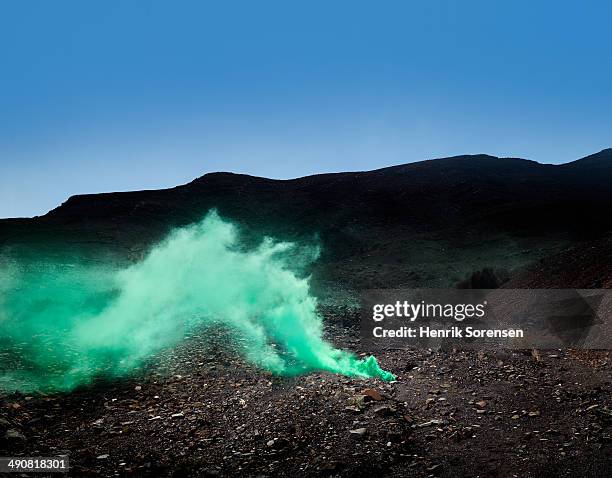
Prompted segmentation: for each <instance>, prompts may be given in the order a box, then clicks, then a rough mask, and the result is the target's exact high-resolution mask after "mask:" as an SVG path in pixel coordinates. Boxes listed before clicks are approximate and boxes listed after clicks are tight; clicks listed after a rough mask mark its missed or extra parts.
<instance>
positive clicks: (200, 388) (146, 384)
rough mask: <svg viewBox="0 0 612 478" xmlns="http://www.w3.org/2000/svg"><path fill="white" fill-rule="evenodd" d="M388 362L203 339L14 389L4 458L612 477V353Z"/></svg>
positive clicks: (288, 472) (264, 469)
mask: <svg viewBox="0 0 612 478" xmlns="http://www.w3.org/2000/svg"><path fill="white" fill-rule="evenodd" d="M330 337H331V338H332V339H333V340H334V341H335V342H336V343H338V345H341V346H344V347H347V348H350V349H352V350H354V351H355V352H356V353H363V352H364V351H362V350H360V342H359V339H357V338H356V334H352V333H350V331H349V332H346V331H339V330H337V331H330ZM379 358H380V361H381V363H382V365H383V366H384V367H385V368H387V369H389V370H391V371H393V372H394V373H396V374H397V375H398V380H397V382H394V383H383V382H380V381H378V380H352V379H348V378H345V377H341V376H335V375H331V374H327V373H315V374H310V375H306V376H300V377H294V378H280V377H273V376H271V375H270V374H267V373H265V372H261V371H257V370H254V369H252V368H250V367H249V366H247V365H246V364H244V363H242V362H241V361H240V360H239V359H237V358H235V357H231V356H226V355H225V353H224V352H221V350H220V349H214V348H213V349H211V347H210V346H205V345H203V341H202V340H201V338H199V337H192V338H191V339H190V340H188V341H187V342H186V343H185V344H184V345H183V346H182V347H181V348H179V349H178V350H176V351H174V352H171V353H168V354H166V356H164V357H163V359H162V360H161V365H158V366H155V367H152V368H151V369H150V370H149V371H147V372H146V373H145V374H144V375H142V376H140V377H133V378H129V379H124V380H121V381H119V382H113V383H108V382H107V383H99V384H96V385H94V386H92V387H89V388H86V389H82V390H78V391H75V392H72V393H69V394H57V395H34V396H24V395H19V394H11V395H5V396H0V436H1V437H3V440H2V441H1V442H0V455H2V456H16V455H30V456H52V455H59V454H68V455H69V456H70V462H71V475H73V476H90V475H96V476H98V475H100V476H143V475H144V476H278V475H280V476H313V475H317V476H318V475H329V476H416V477H419V476H447V477H456V476H504V477H505V476H520V477H531V476H534V477H535V476H537V477H538V478H541V477H545V476H555V477H558V476H574V477H575V476H592V477H604V476H612V394H611V393H610V392H611V390H612V373H611V371H612V356H611V354H610V352H559V351H518V352H510V351H491V352H466V351H429V350H403V351H387V352H384V353H382V354H381V355H380V357H379ZM39 476H40V475H39Z"/></svg>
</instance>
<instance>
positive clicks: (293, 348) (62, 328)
mask: <svg viewBox="0 0 612 478" xmlns="http://www.w3.org/2000/svg"><path fill="white" fill-rule="evenodd" d="M308 254H310V255H311V259H312V251H310V252H309V251H305V250H303V249H302V250H298V249H297V248H296V247H295V246H294V245H293V244H290V243H280V242H274V241H273V240H271V239H264V240H263V242H262V243H261V244H260V245H259V246H257V247H256V248H253V249H250V250H245V249H243V248H241V247H240V244H239V240H238V234H237V230H236V228H235V227H234V226H233V225H232V224H230V223H228V222H226V221H223V220H222V219H221V218H219V216H218V215H217V214H216V213H215V212H212V213H209V214H208V215H207V216H206V218H204V220H203V221H201V222H200V223H197V224H195V225H192V226H189V227H185V228H181V229H177V230H175V231H174V232H173V233H171V234H170V235H169V236H168V237H167V238H166V239H165V240H164V241H163V242H162V243H160V244H158V245H157V246H156V247H154V248H153V249H152V250H151V251H150V252H149V254H148V255H147V256H146V257H145V258H144V259H143V260H142V261H141V262H138V263H136V264H133V265H131V266H128V267H124V268H111V267H109V266H106V267H100V266H95V265H91V264H83V263H82V262H79V263H76V264H74V263H66V261H49V260H45V261H42V260H40V259H38V260H36V258H35V259H34V260H29V261H28V260H21V261H20V260H17V261H7V263H6V264H3V265H2V269H1V270H2V272H1V273H0V388H1V389H5V390H22V391H28V390H70V389H72V388H74V387H76V386H78V385H82V384H87V383H90V382H91V381H92V379H94V378H95V377H97V376H99V375H101V374H103V375H106V376H121V375H125V374H128V373H131V372H133V371H134V370H137V369H138V368H139V367H140V366H141V365H142V364H143V363H144V362H145V361H146V360H147V359H150V358H151V357H152V356H154V355H155V354H156V353H157V352H159V351H160V350H162V349H164V348H167V347H170V346H173V345H175V344H177V343H178V342H179V341H181V340H182V339H183V338H184V336H185V335H186V334H189V333H190V332H192V331H194V330H198V329H201V328H204V329H205V328H206V327H219V326H220V327H223V328H224V329H226V330H228V331H230V332H231V333H230V335H231V336H232V337H234V338H235V340H234V342H233V344H234V345H233V346H234V348H235V349H236V350H238V351H239V352H240V353H241V354H242V355H243V356H244V357H245V359H247V360H248V361H250V362H251V363H253V364H255V365H257V366H259V367H262V368H265V369H267V370H270V371H272V372H273V373H276V374H282V375H292V374H299V373H305V372H308V371H314V370H325V371H330V372H335V373H341V374H345V375H347V376H355V377H379V378H382V379H383V380H393V379H394V378H395V377H394V376H393V375H392V374H391V373H389V372H386V371H384V370H382V369H381V368H380V367H379V366H378V364H377V362H376V359H375V358H374V357H368V358H366V359H363V360H359V359H357V358H356V357H355V356H354V355H352V354H351V353H349V352H346V351H343V350H339V349H336V348H334V347H333V346H332V345H330V344H329V343H328V342H326V341H325V340H324V339H323V330H322V320H321V318H320V317H319V315H318V314H317V312H316V300H315V299H314V298H313V297H312V296H311V295H310V293H309V284H308V280H307V279H303V278H300V277H298V276H297V275H296V274H295V273H294V272H292V271H291V269H290V268H289V266H288V262H291V263H293V262H294V261H296V260H297V258H299V257H302V258H303V256H304V255H308Z"/></svg>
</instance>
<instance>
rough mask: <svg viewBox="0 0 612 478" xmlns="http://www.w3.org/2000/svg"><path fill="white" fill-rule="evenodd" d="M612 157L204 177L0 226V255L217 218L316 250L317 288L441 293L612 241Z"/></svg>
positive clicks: (98, 198) (140, 239)
mask: <svg viewBox="0 0 612 478" xmlns="http://www.w3.org/2000/svg"><path fill="white" fill-rule="evenodd" d="M611 158H612V150H611V149H607V150H604V151H601V152H599V153H597V154H594V155H591V156H587V157H586V158H583V159H581V160H578V161H574V162H573V163H568V164H566V165H561V166H558V165H548V164H540V163H537V162H535V161H530V160H525V159H519V158H497V157H495V156H488V155H484V154H478V155H464V156H455V157H451V158H443V159H437V160H427V161H421V162H416V163H409V164H402V165H396V166H390V167H386V168H381V169H377V170H373V171H362V172H347V173H329V174H318V175H313V176H307V177H303V178H296V179H289V180H274V179H266V178H261V177H255V176H249V175H244V174H234V173H210V174H206V175H204V176H202V177H200V178H197V179H195V180H194V181H192V182H190V183H188V184H185V185H182V186H177V187H174V188H171V189H162V190H148V191H134V192H121V193H103V194H88V195H79V196H73V197H71V198H69V199H68V200H67V201H66V202H65V203H64V204H62V205H61V206H59V207H57V208H55V209H54V210H52V211H50V212H49V213H47V214H46V215H45V216H42V217H38V218H32V219H22V220H1V221H0V248H3V249H4V250H5V251H6V250H9V249H10V250H13V249H15V248H20V247H21V248H22V247H37V248H41V247H48V248H49V249H50V250H51V249H53V248H56V247H57V246H58V245H61V246H65V247H66V248H69V249H75V250H77V249H78V250H82V249H85V250H87V251H90V252H91V254H92V255H94V256H95V255H96V254H99V250H104V251H111V252H113V253H117V254H119V255H121V256H123V257H134V258H137V257H140V256H141V255H142V253H143V251H145V250H146V249H147V248H148V247H149V246H150V245H151V244H152V243H154V242H155V241H157V240H159V239H160V238H161V237H163V235H165V234H166V233H167V232H168V231H169V230H171V229H172V228H174V227H176V226H183V225H187V224H190V223H193V222H194V221H197V220H199V219H201V218H202V217H203V216H204V215H205V214H206V212H207V211H209V210H210V209H212V208H216V209H218V211H219V212H220V214H221V215H222V216H224V217H227V218H229V219H231V220H233V221H235V222H237V223H239V224H240V225H241V227H242V229H243V232H244V235H245V237H246V238H247V240H250V241H257V240H258V239H260V238H261V236H262V235H271V236H274V237H277V238H279V239H285V240H297V241H300V242H312V241H315V240H316V241H319V242H320V243H321V245H322V246H323V256H322V257H321V259H320V261H318V263H317V264H316V266H315V268H318V270H319V273H320V274H319V276H320V277H321V278H323V279H325V280H331V281H335V282H342V283H350V284H351V285H353V286H359V287H361V286H363V287H376V286H381V287H387V286H399V285H406V286H409V285H419V286H425V285H427V286H449V285H454V284H457V283H459V282H461V281H463V280H465V278H466V277H467V276H469V274H472V273H473V272H474V271H478V270H483V269H485V268H491V269H494V270H497V269H500V270H512V269H514V268H517V267H522V266H524V265H526V264H529V263H530V262H532V261H534V260H537V259H539V258H541V257H543V256H546V255H547V254H550V253H554V252H558V251H559V250H561V249H562V248H563V247H567V246H568V244H573V243H575V242H577V241H590V240H595V239H597V238H600V237H603V236H604V235H605V234H606V233H608V232H610V231H611V230H612V188H611V187H610V184H612V160H611Z"/></svg>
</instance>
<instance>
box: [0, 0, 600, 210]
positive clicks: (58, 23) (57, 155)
mask: <svg viewBox="0 0 612 478" xmlns="http://www.w3.org/2000/svg"><path fill="white" fill-rule="evenodd" d="M611 18H612V6H610V3H609V2H606V1H601V2H595V1H576V2H566V1H562V0H557V1H533V0H531V1H516V0H514V1H490V0H489V1H469V0H467V1H459V0H457V1H444V2H443V1H434V0H421V1H418V2H417V1H409V0H402V1H390V0H387V1H377V2H376V1H368V2H362V1H357V0H351V1H339V0H334V1H330V0H328V1H315V0H308V1H305V0H304V1H286V0H285V1H265V0H261V1H243V2H236V1H216V2H207V1H204V0H202V1H180V0H178V1H163V2H161V1H130V2H128V1H110V0H104V1H93V0H88V1H64V0H54V1H42V0H41V1H18V0H12V1H10V0H0V60H1V62H0V168H1V169H0V217H16V216H31V215H39V214H43V213H45V212H46V211H48V210H49V209H51V208H53V207H55V206H57V205H59V204H60V203H61V202H63V201H64V200H65V199H66V198H67V197H68V196H70V195H73V194H78V193H86V192H103V191H117V190H132V189H148V188H161V187H169V186H175V185H178V184H182V183H185V182H188V181H190V180H191V179H193V178H195V177H198V176H201V175H202V174H204V173H206V172H210V171H219V170H224V171H234V172H242V173H249V174H254V175H260V176H267V177H273V178H290V177H297V176H303V175H306V174H312V173H317V172H329V171H346V170H363V169H373V168H376V167H381V166H387V165H391V164H398V163H404V162H409V161H416V160H421V159H427V158H433V157H441V156H450V155H456V154H463V153H479V152H484V153H489V154H493V155H498V156H518V157H525V158H529V159H535V160H537V161H540V162H550V163H558V162H566V161H570V160H573V159H577V158H579V157H582V156H585V155H587V154H589V153H593V152H596V151H599V150H601V149H603V148H606V147H610V146H612V28H611V27H610V19H611Z"/></svg>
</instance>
